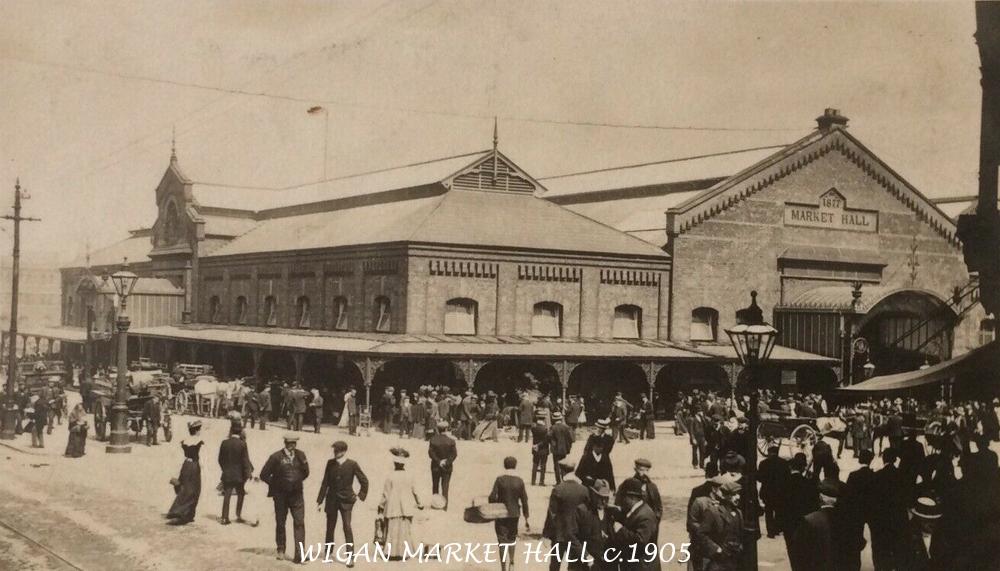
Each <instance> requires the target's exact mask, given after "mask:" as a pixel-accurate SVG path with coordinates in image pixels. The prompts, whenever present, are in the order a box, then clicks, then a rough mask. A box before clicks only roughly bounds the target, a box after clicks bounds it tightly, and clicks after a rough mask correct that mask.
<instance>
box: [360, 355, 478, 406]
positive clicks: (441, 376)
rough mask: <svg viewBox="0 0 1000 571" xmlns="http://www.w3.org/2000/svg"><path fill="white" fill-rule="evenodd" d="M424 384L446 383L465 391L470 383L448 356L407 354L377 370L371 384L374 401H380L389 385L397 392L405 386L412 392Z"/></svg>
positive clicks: (454, 388) (439, 384)
mask: <svg viewBox="0 0 1000 571" xmlns="http://www.w3.org/2000/svg"><path fill="white" fill-rule="evenodd" d="M424 385H430V386H433V387H438V386H446V387H449V388H450V389H451V392H452V393H453V394H454V393H455V392H464V391H465V389H466V386H467V385H466V383H465V376H464V375H463V374H462V371H461V370H460V369H459V368H458V367H456V366H455V364H454V363H452V362H451V361H449V360H447V359H418V358H413V357H404V358H400V359H392V360H391V361H388V362H386V363H385V364H384V365H382V367H380V368H379V370H378V371H377V372H376V373H375V378H374V379H372V387H371V392H372V401H373V402H375V401H377V400H378V398H379V397H381V396H382V394H383V393H384V392H385V389H386V388H387V387H393V388H394V389H395V392H396V394H399V391H401V390H402V389H406V392H407V393H409V394H411V395H412V394H414V393H415V392H418V391H419V390H420V387H421V386H424Z"/></svg>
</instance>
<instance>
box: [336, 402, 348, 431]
mask: <svg viewBox="0 0 1000 571" xmlns="http://www.w3.org/2000/svg"><path fill="white" fill-rule="evenodd" d="M350 424H351V420H350V415H349V414H347V403H346V402H345V403H344V411H343V412H341V413H340V422H338V423H337V426H338V427H340V428H347V427H348V426H349V425H350Z"/></svg>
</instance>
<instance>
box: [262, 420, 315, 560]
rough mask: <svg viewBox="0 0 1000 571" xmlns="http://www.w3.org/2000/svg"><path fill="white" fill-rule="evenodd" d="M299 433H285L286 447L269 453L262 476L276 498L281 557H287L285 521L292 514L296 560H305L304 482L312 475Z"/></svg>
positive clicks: (277, 542)
mask: <svg viewBox="0 0 1000 571" xmlns="http://www.w3.org/2000/svg"><path fill="white" fill-rule="evenodd" d="M298 441H299V437H298V436H297V435H295V434H286V435H285V447H284V448H282V449H281V450H278V451H277V452H275V453H274V454H271V456H270V457H268V459H267V462H265V463H264V467H263V468H262V469H261V471H260V479H261V480H263V481H264V483H266V484H267V496H268V497H269V498H271V499H272V500H274V523H275V529H274V537H275V544H276V545H277V556H278V559H285V547H286V545H285V521H286V520H287V519H288V513H289V512H291V514H292V530H293V534H294V538H295V543H294V546H293V551H294V555H293V556H292V561H294V562H295V563H301V562H302V552H301V550H300V549H299V545H300V544H302V543H303V542H305V540H306V521H305V500H304V499H303V497H302V482H303V481H304V480H305V479H306V478H308V477H309V461H308V460H307V459H306V455H305V453H304V452H302V451H301V450H298V449H297V448H296V447H297V446H298Z"/></svg>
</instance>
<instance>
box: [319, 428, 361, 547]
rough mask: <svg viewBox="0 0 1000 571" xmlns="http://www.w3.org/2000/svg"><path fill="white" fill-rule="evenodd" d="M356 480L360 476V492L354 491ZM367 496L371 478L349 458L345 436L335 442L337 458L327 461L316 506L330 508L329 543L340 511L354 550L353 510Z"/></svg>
mask: <svg viewBox="0 0 1000 571" xmlns="http://www.w3.org/2000/svg"><path fill="white" fill-rule="evenodd" d="M354 480H357V481H358V485H359V486H360V487H361V488H360V489H359V490H358V492H357V494H355V493H354ZM367 496H368V478H367V477H366V476H365V473H364V472H363V471H362V470H361V466H358V463H357V462H355V461H354V460H351V459H350V458H347V443H346V442H344V441H342V440H338V441H336V442H334V443H333V458H331V459H330V460H327V462H326V470H325V471H324V472H323V482H322V483H321V484H320V485H319V495H318V496H316V508H317V509H324V508H325V510H326V543H333V542H334V541H333V539H334V532H335V531H336V529H337V516H338V515H339V516H340V521H341V522H343V523H342V525H343V527H344V543H345V544H346V547H347V553H353V551H354V548H353V545H354V532H353V531H352V530H351V513H352V511H353V510H354V502H355V501H357V500H361V501H365V498H366V497H367ZM353 560H354V559H353V558H351V559H349V561H353Z"/></svg>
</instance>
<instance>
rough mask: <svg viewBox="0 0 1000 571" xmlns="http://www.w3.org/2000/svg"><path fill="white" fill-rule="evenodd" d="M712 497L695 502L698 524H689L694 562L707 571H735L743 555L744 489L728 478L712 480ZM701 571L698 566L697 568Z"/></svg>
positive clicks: (692, 559) (722, 477)
mask: <svg viewBox="0 0 1000 571" xmlns="http://www.w3.org/2000/svg"><path fill="white" fill-rule="evenodd" d="M713 483H714V484H715V486H714V487H713V488H712V491H711V495H710V496H708V497H701V498H698V500H697V501H696V502H695V504H694V505H695V506H696V507H698V510H697V513H696V514H695V515H696V516H697V518H698V519H697V522H695V523H689V524H688V528H689V530H690V533H691V543H692V545H691V549H692V555H691V561H692V562H694V563H695V564H700V565H702V567H700V568H702V569H706V570H708V571H736V569H737V567H738V565H739V561H740V558H741V557H742V555H743V553H742V551H743V534H744V531H743V514H742V513H741V512H740V509H739V497H740V496H739V493H740V490H741V486H740V484H739V483H738V482H735V481H733V480H732V479H727V478H726V477H725V476H721V477H716V478H715V479H714V480H713ZM695 568H699V567H695Z"/></svg>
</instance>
